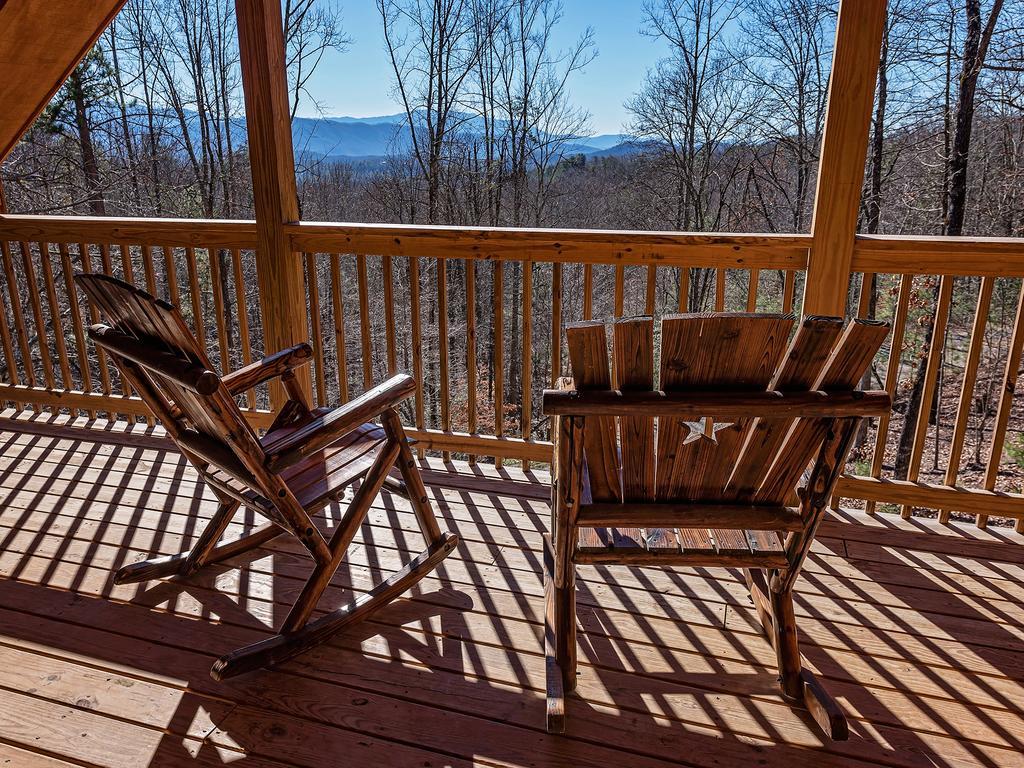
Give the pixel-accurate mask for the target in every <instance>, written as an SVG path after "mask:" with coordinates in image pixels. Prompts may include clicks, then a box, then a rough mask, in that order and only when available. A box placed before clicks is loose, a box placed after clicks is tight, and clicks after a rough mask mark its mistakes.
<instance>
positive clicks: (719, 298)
mask: <svg viewBox="0 0 1024 768" xmlns="http://www.w3.org/2000/svg"><path fill="white" fill-rule="evenodd" d="M723 311H725V270H724V269H722V268H721V267H719V268H718V269H716V270H715V312H723Z"/></svg>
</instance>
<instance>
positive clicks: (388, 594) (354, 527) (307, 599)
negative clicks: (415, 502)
mask: <svg viewBox="0 0 1024 768" xmlns="http://www.w3.org/2000/svg"><path fill="white" fill-rule="evenodd" d="M399 456H400V444H399V443H396V442H395V441H393V440H392V441H390V443H389V444H388V445H387V447H385V448H384V449H383V451H382V452H381V454H380V456H378V457H377V460H376V461H375V462H374V464H373V466H372V467H371V468H370V470H369V471H368V472H367V473H366V476H365V477H364V478H363V481H362V483H361V484H360V486H359V490H358V491H357V492H356V495H355V497H354V498H353V499H352V502H351V503H350V504H349V507H348V509H347V510H346V511H345V516H344V518H343V519H342V521H341V523H340V524H339V525H338V528H337V530H336V531H335V532H334V535H333V536H332V537H331V541H330V545H329V546H330V552H331V558H330V560H329V561H328V562H326V563H318V564H317V565H316V566H315V567H314V569H313V573H312V574H311V575H310V577H309V579H308V580H307V581H306V586H305V587H304V588H303V590H302V592H301V593H300V594H299V597H298V599H297V600H296V601H295V604H294V605H293V606H292V609H291V611H290V612H289V613H288V616H287V617H285V620H284V623H283V624H282V626H281V631H280V632H279V633H278V634H277V635H274V636H273V637H270V638H267V639H266V640H262V641H260V642H258V643H254V644H252V645H249V646H246V647H245V648H239V649H238V650H236V651H232V652H231V653H228V654H226V655H225V656H222V657H221V658H220V659H218V660H217V662H216V663H215V664H214V665H213V669H212V670H210V674H211V676H212V677H213V678H214V679H215V680H224V679H226V678H229V677H234V676H235V675H240V674H242V673H244V672H250V671H252V670H255V669H259V668H261V667H266V666H268V665H271V664H278V663H281V662H283V661H286V660H287V659H290V658H293V657H294V656H298V655H299V654H301V653H303V652H305V651H307V650H309V649H310V648H313V647H314V646H317V645H319V644H320V643H323V642H324V641H325V640H327V639H328V638H329V637H331V635H334V634H335V633H337V632H340V631H341V630H343V629H345V628H346V627H349V626H352V625H353V624H356V623H358V622H360V621H363V620H365V619H367V618H369V617H370V616H371V615H373V614H374V613H376V612H377V611H378V610H380V609H381V608H383V607H384V606H386V605H387V604H388V603H390V602H391V601H393V600H394V599H395V598H396V597H398V595H400V594H401V593H402V592H404V591H405V590H407V589H409V587H411V586H412V585H413V584H415V583H416V582H418V581H419V580H420V579H422V578H423V577H424V576H426V575H427V574H428V573H430V572H431V571H433V570H434V568H436V567H437V565H438V564H439V563H440V562H441V561H442V560H444V558H445V557H447V556H448V555H449V554H450V553H451V552H452V550H454V549H455V547H456V546H458V543H459V538H458V536H456V535H454V534H452V533H439V534H438V536H437V538H436V539H435V540H433V541H428V546H427V548H426V549H425V550H423V551H422V552H421V553H420V554H419V555H417V556H416V557H415V558H413V560H412V561H411V562H409V564H408V565H406V566H405V567H404V568H402V569H401V570H399V571H397V572H395V573H393V574H392V575H391V576H389V577H388V578H387V579H385V580H384V581H382V582H380V583H379V584H377V585H376V586H375V587H374V588H373V589H371V590H370V591H369V592H368V593H366V594H365V595H363V596H362V597H360V598H359V599H357V600H355V601H354V602H352V603H350V604H349V605H346V606H344V607H342V608H338V609H337V610H334V611H332V612H330V613H328V614H326V615H324V616H321V617H319V618H317V619H314V620H312V621H310V617H311V616H312V614H313V611H314V610H315V609H316V605H317V602H318V601H319V600H320V597H321V595H322V594H323V592H324V590H325V589H326V588H327V586H328V584H330V581H331V579H332V578H333V576H334V573H335V571H337V569H338V566H339V565H340V564H341V561H342V559H343V558H344V557H345V553H346V552H347V551H348V547H349V544H351V542H352V539H353V538H354V537H355V534H356V532H357V531H358V530H359V527H360V526H361V525H362V522H363V520H364V519H365V517H366V512H367V510H368V509H369V508H370V505H371V504H372V503H373V500H374V498H376V496H377V494H378V493H380V489H381V487H382V486H383V484H384V480H385V478H386V477H387V475H388V472H390V471H391V469H392V467H393V466H394V464H395V461H396V460H397V459H398V458H399ZM424 495H425V494H424ZM428 509H429V506H428ZM431 515H433V512H432V511H431ZM431 519H433V518H431Z"/></svg>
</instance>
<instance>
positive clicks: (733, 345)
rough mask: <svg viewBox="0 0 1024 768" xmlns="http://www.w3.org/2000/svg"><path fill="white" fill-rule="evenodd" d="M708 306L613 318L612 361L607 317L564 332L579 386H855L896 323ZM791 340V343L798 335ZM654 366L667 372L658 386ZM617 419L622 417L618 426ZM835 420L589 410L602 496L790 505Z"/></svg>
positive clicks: (591, 457)
mask: <svg viewBox="0 0 1024 768" xmlns="http://www.w3.org/2000/svg"><path fill="white" fill-rule="evenodd" d="M794 324H795V317H794V316H793V315H781V314H750V313H702V314H685V315H670V316H666V317H665V318H664V319H663V320H662V325H661V334H660V342H661V343H660V349H656V347H655V333H654V322H653V320H652V319H651V318H649V317H642V318H631V319H625V320H621V321H618V322H615V323H613V324H611V325H612V334H611V335H612V340H611V341H612V355H611V361H612V362H613V364H612V365H609V362H610V361H609V354H608V338H607V331H606V327H605V324H604V323H601V322H586V323H578V324H574V325H571V326H569V327H568V328H567V329H566V333H567V338H568V348H569V358H570V364H571V367H572V374H573V386H574V387H575V389H576V390H579V391H585V390H591V391H593V390H602V389H620V390H623V391H634V392H636V391H652V390H656V389H660V390H661V391H663V392H667V393H671V392H685V391H687V390H690V391H708V390H714V391H720V392H730V391H731V392H737V393H739V392H752V391H764V390H767V389H772V390H780V391H786V392H799V391H809V390H818V389H822V390H826V391H830V392H845V391H852V390H854V389H856V388H857V384H858V382H859V381H860V379H861V377H862V376H863V374H864V372H865V370H867V367H868V365H870V363H871V360H872V358H873V357H874V355H875V353H876V352H877V351H878V348H879V346H880V345H881V343H882V341H883V340H884V339H885V336H886V334H887V333H888V325H887V324H885V323H879V322H875V321H866V320H855V321H853V322H852V323H850V324H849V325H848V326H847V327H846V329H845V331H844V329H843V321H842V319H841V318H836V317H806V318H804V320H803V321H802V322H801V323H800V325H799V327H798V328H797V330H796V333H795V334H793V333H792V331H793V326H794ZM791 336H792V339H790V337H791ZM655 369H657V370H658V371H659V376H658V381H657V382H656V381H655V377H654V372H655ZM616 422H618V423H616ZM830 423H831V419H827V418H815V417H805V418H798V419H793V418H772V417H771V416H767V415H763V414H762V415H761V416H758V415H756V414H751V417H750V418H742V419H736V420H734V421H733V422H731V423H714V421H713V420H712V419H710V418H707V417H705V418H702V419H696V420H693V421H689V420H686V419H682V418H679V417H668V416H664V417H660V418H653V417H649V416H647V417H645V416H639V415H638V416H618V417H616V416H588V417H586V419H585V423H584V430H583V444H584V456H585V459H586V464H587V473H588V479H589V487H590V496H591V499H592V500H593V501H594V502H618V501H625V502H645V501H648V502H649V501H666V502H684V501H685V502H693V501H706V502H730V503H744V502H746V503H757V504H784V503H786V501H787V499H788V498H790V497H791V496H792V494H793V492H794V489H795V488H796V486H797V484H798V483H799V482H800V479H801V477H802V476H803V473H804V471H805V469H806V468H807V466H808V464H809V463H810V461H811V459H812V458H814V457H815V456H816V455H817V452H818V450H819V448H820V446H821V443H822V441H823V439H824V438H825V435H826V433H827V431H828V428H829V425H830Z"/></svg>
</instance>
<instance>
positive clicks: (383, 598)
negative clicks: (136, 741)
mask: <svg viewBox="0 0 1024 768" xmlns="http://www.w3.org/2000/svg"><path fill="white" fill-rule="evenodd" d="M75 279H76V281H77V282H78V285H79V286H80V287H81V288H82V289H83V290H84V291H85V293H86V295H87V296H88V297H89V299H91V300H92V302H93V303H94V304H95V305H96V306H97V307H98V308H99V309H100V311H101V312H102V313H103V315H104V317H105V319H106V320H107V322H109V323H110V324H111V325H110V326H106V325H94V326H92V327H91V328H89V329H88V334H89V337H90V338H91V339H92V340H93V341H94V342H96V344H97V346H99V347H101V348H102V349H103V350H105V351H106V353H107V354H108V355H109V356H110V358H111V360H112V361H113V362H114V364H115V365H116V366H117V368H118V369H119V370H120V371H121V374H122V376H123V377H124V379H125V381H127V382H128V383H129V384H130V385H131V387H133V388H134V389H135V390H136V391H137V392H138V394H139V395H140V396H141V397H142V399H143V400H144V401H145V402H146V404H147V405H148V406H149V408H150V409H151V410H152V411H153V415H154V416H156V417H157V418H158V419H160V420H161V421H162V422H163V425H164V427H165V429H166V430H167V432H168V434H169V435H170V436H171V437H172V438H173V439H174V441H175V442H176V443H177V445H178V447H179V448H180V449H181V452H182V453H183V454H184V455H185V456H186V457H188V459H189V460H190V461H191V462H192V464H194V465H195V467H196V469H197V470H198V471H199V474H200V475H201V476H202V478H203V480H204V481H205V482H206V483H207V484H208V485H209V486H210V487H211V488H212V489H213V491H214V493H215V494H216V495H217V498H218V499H219V500H220V506H219V508H218V509H217V511H216V513H215V514H214V515H213V517H212V518H211V520H210V522H209V523H208V524H207V526H206V529H205V530H204V531H203V532H202V534H201V535H200V537H199V540H198V541H197V542H196V544H195V546H194V547H193V548H192V549H191V550H189V551H187V552H182V553H180V554H177V555H172V556H169V557H159V558H155V559H152V560H146V561H144V562H138V563H132V564H131V565H126V566H124V567H123V568H121V569H120V570H119V571H118V572H117V573H116V575H115V576H114V583H116V584H127V583H131V582H138V581H146V580H149V579H158V578H162V577H165V576H179V577H185V576H189V575H190V574H193V573H195V572H196V571H197V570H198V569H199V568H201V567H203V566H204V565H209V564H211V563H216V562H220V561H222V560H226V559H228V558H230V557H232V556H234V555H237V554H240V553H242V552H246V551H248V550H251V549H253V548H255V547H259V546H261V545H263V544H265V543H266V542H268V541H270V540H271V539H273V538H275V537H276V536H278V535H280V534H282V533H285V532H287V533H290V534H291V535H293V536H295V537H296V538H297V539H298V540H299V541H300V542H301V543H302V545H303V546H304V547H305V548H306V549H307V550H308V551H309V554H310V556H311V557H312V558H313V561H314V563H315V565H314V568H313V572H312V574H311V575H310V576H309V579H308V581H307V582H306V585H305V587H304V588H303V589H302V591H301V592H300V594H299V596H298V598H297V599H296V600H295V603H294V605H293V606H292V608H291V610H290V612H289V613H288V615H287V617H286V618H285V619H284V623H283V625H282V626H281V629H280V633H279V634H277V635H274V636H273V637H270V638H268V639H266V640H263V641H261V642H258V643H254V644H253V645H250V646H247V647H245V648H241V649H239V650H236V651H233V652H231V653H228V654H227V655H225V656H223V657H221V658H220V659H219V660H218V661H217V662H216V663H215V664H214V665H213V669H212V670H211V673H210V674H211V675H212V676H213V677H214V678H215V679H217V680H220V679H224V678H227V677H232V676H234V675H238V674H241V673H243V672H248V671H250V670H253V669H257V668H259V667H264V666H267V665H271V664H276V663H279V662H282V661H284V660H286V659H289V658H292V657H293V656H296V655H297V654H299V653H302V652H303V651H305V650H307V649H309V648H311V647H313V646H315V645H318V644H319V643H322V642H324V641H325V640H326V639H328V638H329V637H330V636H331V635H333V634H335V633H336V632H338V631H339V630H341V629H344V628H345V627H348V626H351V625H352V624H355V623H357V622H359V621H362V620H364V619H366V618H367V617H369V616H371V615H372V614H373V613H375V612H376V611H378V610H379V609H380V608H382V607H384V606H385V605H387V604H388V603H389V602H391V601H392V600H394V599H395V598H396V597H397V596H398V595H399V594H401V593H402V592H404V591H405V590H406V589H408V588H409V587H410V586H412V585H413V584H415V583H416V582H417V581H419V580H420V579H422V578H423V577H424V576H426V575H427V574H428V573H429V572H430V571H432V570H433V569H434V568H435V567H436V566H437V565H438V564H439V563H440V562H441V561H442V560H443V559H444V558H445V557H446V556H447V555H448V554H449V553H450V552H451V551H452V550H453V549H454V548H455V546H456V545H457V544H458V538H457V537H456V536H455V535H453V534H451V533H442V532H441V530H440V529H439V527H438V524H437V521H436V519H435V517H434V512H433V509H432V508H431V506H430V503H429V501H428V498H427V493H426V490H425V489H424V487H423V481H422V479H421V477H420V474H419V469H418V468H417V466H416V463H415V460H414V459H413V455H412V451H411V450H410V448H409V444H408V441H407V440H406V437H405V432H404V431H403V429H402V424H401V421H400V420H399V417H398V414H397V413H396V411H395V407H396V406H397V405H398V404H399V403H401V402H402V401H403V400H405V399H407V398H408V397H409V396H410V395H412V393H413V392H414V390H415V383H414V381H413V380H412V379H411V378H410V377H408V376H404V375H399V376H393V377H392V378H390V379H388V380H387V381H386V382H384V383H383V384H381V385H380V386H377V387H375V388H373V389H371V390H369V391H368V392H366V393H364V394H363V395H361V396H360V397H358V398H356V399H354V400H352V401H351V402H349V403H347V404H346V405H343V406H341V407H340V408H335V409H333V410H330V409H317V410H311V409H310V406H309V404H308V403H307V401H306V398H305V395H304V394H303V392H302V390H301V389H300V388H299V387H298V386H297V383H296V380H295V375H294V373H293V370H294V369H295V368H296V367H298V366H301V365H305V364H307V363H308V362H310V358H311V349H310V346H309V345H308V344H298V345H296V346H294V347H292V348H290V349H286V350H283V351H281V352H278V353H276V354H273V355H269V356H268V357H265V358H263V360H260V361H259V362H256V363H253V364H252V365H248V366H246V367H244V368H242V369H240V370H237V371H235V372H234V373H232V374H230V375H228V376H225V377H223V378H221V377H220V376H218V375H217V374H216V373H214V372H213V371H212V370H211V365H210V363H209V360H208V359H207V357H206V355H205V354H204V352H203V350H202V349H200V347H199V345H198V344H197V342H196V340H195V338H194V337H193V336H192V333H191V332H190V331H189V329H188V327H187V326H186V325H185V322H184V320H183V319H182V317H181V315H180V314H179V313H178V311H177V309H176V308H175V307H174V306H173V305H171V304H168V303H166V302H164V301H161V300H160V299H156V298H154V297H153V296H151V295H149V294H148V293H146V292H145V291H142V290H140V289H138V288H136V287H135V286H132V285H129V284H128V283H124V282H122V281H120V280H117V279H115V278H112V277H108V276H105V275H85V274H80V275H76V277H75ZM274 378H279V379H280V380H281V382H282V384H283V386H284V389H285V392H286V393H287V395H288V398H289V399H288V401H287V402H286V404H285V405H284V407H283V408H282V409H281V411H280V412H279V413H278V415H277V418H276V419H275V421H274V423H273V425H272V426H271V427H270V429H269V431H268V432H267V433H266V434H265V435H264V436H263V437H262V438H258V437H257V436H256V434H255V433H254V432H253V430H252V429H251V428H250V427H249V425H248V423H247V422H246V421H245V419H244V417H243V416H242V413H241V411H240V410H239V408H238V406H237V404H236V403H235V400H234V398H235V396H237V395H238V394H240V393H242V392H245V391H247V390H249V389H252V388H253V387H255V386H257V385H258V384H261V383H264V382H266V381H269V380H271V379H274ZM377 417H379V418H380V420H381V421H382V423H383V426H378V425H377V424H374V423H371V422H370V420H371V419H374V418H377ZM395 466H397V467H398V469H399V471H400V473H401V477H402V480H403V481H404V482H402V483H399V482H398V481H397V480H396V479H393V478H389V477H388V473H389V472H390V471H391V470H392V469H393V468H394V467H395ZM357 480H359V481H360V485H359V488H358V490H357V491H356V492H355V495H354V498H353V499H352V501H351V503H350V504H349V505H348V509H347V510H346V512H345V514H344V516H343V517H342V519H341V521H340V522H339V524H338V527H337V529H336V530H335V532H334V534H333V535H332V536H331V538H330V541H326V540H325V539H324V537H323V535H321V533H320V531H319V530H318V529H317V528H316V526H315V525H314V524H313V522H312V520H311V519H310V515H312V514H314V513H315V512H317V511H319V510H320V509H322V508H323V507H325V506H327V505H328V504H329V503H330V502H331V501H332V500H337V499H339V498H340V497H342V496H343V495H344V492H345V489H346V488H347V487H348V486H349V485H351V484H353V483H354V482H355V481H357ZM385 482H390V483H392V484H394V485H397V486H398V488H399V490H401V491H403V492H404V493H405V495H407V497H408V498H409V500H410V502H411V504H412V508H413V510H414V512H415V514H416V519H417V521H418V523H419V527H420V530H421V532H422V534H423V537H424V539H425V540H426V544H427V546H426V549H424V550H423V551H422V552H421V553H420V554H419V555H417V556H416V557H415V558H413V559H412V560H411V561H410V562H409V563H408V564H407V565H406V566H405V567H404V568H402V569H401V570H399V571H397V572H396V573H394V574H392V575H391V576H390V577H389V578H387V579H386V580H384V581H382V582H380V583H379V584H377V585H376V586H375V587H373V589H371V590H370V591H369V592H368V593H366V594H365V595H363V596H362V597H360V598H358V599H357V600H355V601H354V602H353V603H351V604H350V605H347V606H344V607H342V608H339V609H337V610H334V611H332V612H331V613H327V614H325V615H323V616H320V617H318V618H315V619H312V620H311V617H312V615H313V612H314V610H315V609H316V606H317V602H318V601H319V599H320V596H321V594H322V593H323V591H324V589H326V587H327V585H328V584H329V583H330V581H331V578H332V577H333V576H334V573H335V571H336V570H337V568H338V566H339V565H340V564H341V560H342V558H343V557H344V556H345V552H346V550H347V549H348V546H349V544H350V543H351V541H352V539H353V537H354V536H355V534H356V532H357V531H358V530H359V527H360V525H361V524H362V522H363V520H364V519H365V517H366V513H367V510H369V508H370V505H371V503H372V502H373V499H374V498H375V497H376V496H377V494H378V492H379V491H380V489H381V487H382V486H383V485H384V484H385ZM243 505H244V506H245V507H248V508H250V509H253V510H255V511H256V512H258V513H260V514H261V515H263V516H264V517H266V518H267V519H268V520H269V521H270V522H269V523H268V524H266V525H264V526H262V527H261V528H257V529H256V530H255V531H253V532H252V533H250V534H248V535H247V536H244V537H242V538H239V539H236V540H234V541H231V542H227V543H218V541H219V539H220V537H221V535H222V534H223V533H224V531H225V529H226V528H227V526H228V524H229V523H230V522H231V519H232V517H233V516H234V515H235V513H236V511H237V510H238V509H239V507H241V506H243Z"/></svg>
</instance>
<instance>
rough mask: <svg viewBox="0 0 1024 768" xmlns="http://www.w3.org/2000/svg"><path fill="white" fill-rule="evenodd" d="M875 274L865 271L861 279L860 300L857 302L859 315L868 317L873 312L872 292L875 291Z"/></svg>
mask: <svg viewBox="0 0 1024 768" xmlns="http://www.w3.org/2000/svg"><path fill="white" fill-rule="evenodd" d="M874 288H875V275H874V274H873V273H871V272H866V273H864V275H863V277H862V278H861V281H860V301H859V302H858V304H857V317H864V318H866V317H868V315H869V314H870V312H871V294H872V293H874Z"/></svg>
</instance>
